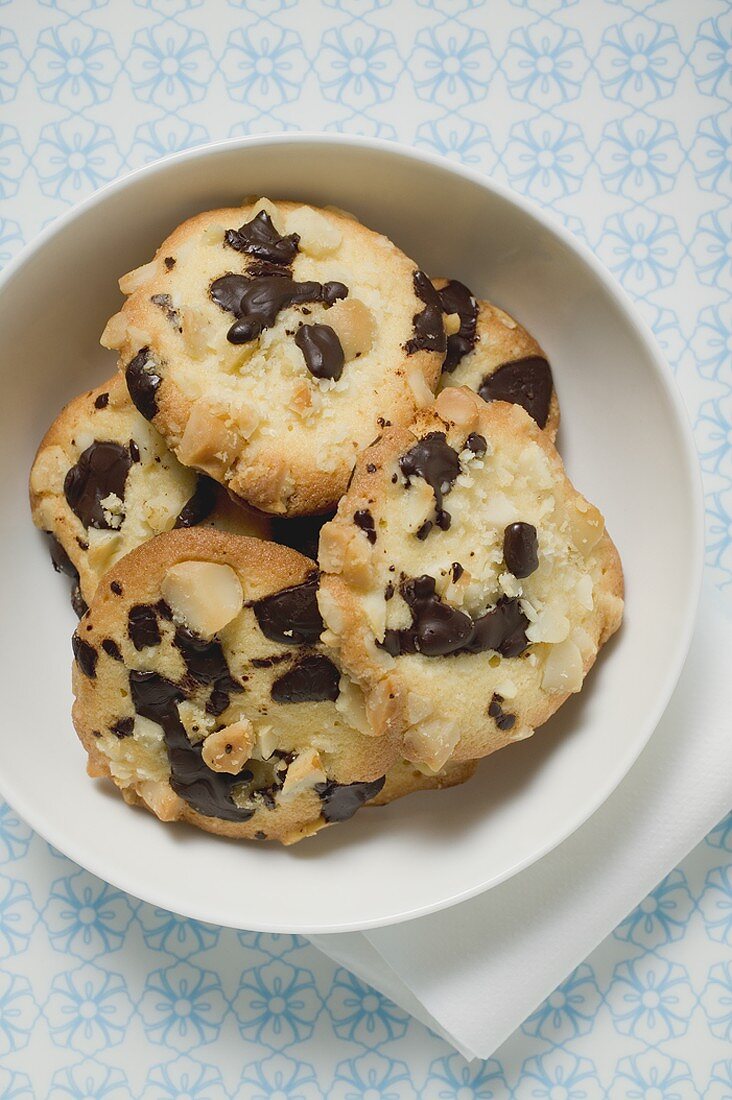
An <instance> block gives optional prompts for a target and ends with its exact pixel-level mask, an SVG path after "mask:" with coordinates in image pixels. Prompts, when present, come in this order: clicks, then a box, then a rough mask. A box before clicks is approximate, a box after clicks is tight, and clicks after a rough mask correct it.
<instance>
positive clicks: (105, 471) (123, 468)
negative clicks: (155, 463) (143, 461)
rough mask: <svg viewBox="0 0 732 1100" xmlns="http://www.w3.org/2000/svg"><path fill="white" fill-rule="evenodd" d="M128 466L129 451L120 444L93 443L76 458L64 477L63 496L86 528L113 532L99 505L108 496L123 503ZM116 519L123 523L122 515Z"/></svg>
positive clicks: (130, 460)
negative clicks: (111, 494)
mask: <svg viewBox="0 0 732 1100" xmlns="http://www.w3.org/2000/svg"><path fill="white" fill-rule="evenodd" d="M131 465H132V456H131V454H130V451H129V448H128V447H123V446H121V444H119V443H92V444H91V445H90V446H89V447H87V449H86V450H85V451H84V452H83V453H82V454H80V455H79V458H78V460H77V463H76V465H75V466H72V467H71V469H70V470H69V471H68V473H67V474H66V478H65V480H64V496H65V497H66V502H67V504H68V505H69V508H71V510H72V511H73V512H74V514H75V515H76V516H78V518H79V519H80V520H81V522H82V523H83V524H84V526H85V527H96V528H98V529H101V530H113V529H114V528H113V527H112V525H111V524H110V523H108V522H107V520H106V517H105V515H104V509H103V508H102V503H101V502H102V501H103V500H105V499H106V497H108V496H109V494H110V493H114V495H115V496H116V497H118V498H119V499H120V500H124V495H125V484H126V483H127V474H128V473H129V471H130V466H131ZM119 518H120V519H121V520H123V519H124V516H122V517H119Z"/></svg>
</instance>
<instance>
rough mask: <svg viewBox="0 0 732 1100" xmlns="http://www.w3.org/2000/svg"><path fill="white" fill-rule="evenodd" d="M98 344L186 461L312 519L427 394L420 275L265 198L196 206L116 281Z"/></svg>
mask: <svg viewBox="0 0 732 1100" xmlns="http://www.w3.org/2000/svg"><path fill="white" fill-rule="evenodd" d="M120 287H121V289H122V291H123V293H125V294H127V295H128V298H127V301H126V303H125V305H124V306H123V308H122V310H121V312H120V313H118V314H116V315H115V316H114V317H113V318H112V319H111V320H110V321H109V323H108V324H107V327H106V329H105V332H104V334H103V337H102V343H103V344H104V345H105V346H106V347H110V348H115V349H117V350H118V351H119V353H120V366H121V369H122V372H123V374H124V376H125V378H126V381H127V385H128V387H129V391H130V396H131V397H132V400H133V401H134V402H135V404H136V405H137V408H138V409H139V410H140V412H141V413H142V414H143V416H145V417H147V419H148V420H151V421H152V422H153V423H154V425H155V427H156V428H157V429H158V430H159V431H160V432H161V434H162V435H163V436H164V438H165V440H166V442H167V443H168V445H169V446H170V447H172V449H173V450H174V451H175V453H176V454H177V456H178V458H179V459H180V460H181V462H183V463H184V464H185V465H187V466H192V467H195V468H196V469H199V470H202V471H203V472H205V473H207V474H209V475H210V476H211V477H213V478H215V479H216V480H218V481H219V482H221V483H222V484H224V485H226V486H227V487H228V488H230V489H231V490H233V491H234V492H235V493H236V494H237V495H238V496H240V497H242V498H243V499H245V500H246V501H248V502H249V503H250V504H251V505H253V506H254V507H256V508H259V509H261V510H262V511H264V512H268V513H273V514H278V515H288V516H295V515H305V514H313V513H322V512H326V511H328V509H331V508H334V507H335V505H336V503H337V501H338V499H339V497H340V496H341V494H342V493H343V491H344V490H345V488H346V484H347V482H348V477H349V474H350V472H351V469H352V467H353V463H354V461H355V458H356V455H357V453H358V451H359V450H360V449H361V448H362V447H364V446H365V445H366V444H367V443H369V442H370V441H371V440H372V439H373V438H374V436H376V435H377V434H378V432H379V431H381V429H382V428H383V427H384V426H385V425H388V424H401V425H406V424H409V423H410V422H411V420H412V418H413V416H414V414H415V412H416V410H418V409H419V408H420V407H423V406H425V405H427V404H429V402H430V401H431V399H432V394H433V392H434V389H435V387H436V385H437V380H438V377H439V373H440V367H441V364H442V360H443V358H444V354H445V347H446V337H445V332H444V327H443V316H442V310H441V306H440V301H439V298H438V295H437V293H436V292H435V290H434V287H433V286H432V284H431V283H430V281H429V279H428V278H427V277H426V276H425V275H424V274H423V273H422V272H420V271H418V270H417V269H416V266H415V264H414V263H413V262H412V261H411V260H410V259H408V258H407V257H406V256H405V255H404V254H403V253H402V252H401V251H400V250H399V249H398V248H397V247H396V246H395V245H394V244H392V242H391V241H390V240H388V239H387V238H386V237H384V236H381V235H379V234H378V233H374V232H372V231H371V230H370V229H368V228H366V227H365V226H363V225H361V224H360V223H359V222H356V221H354V220H353V219H351V218H349V217H347V216H345V215H343V214H342V213H339V212H336V211H334V210H317V209H315V208H313V207H309V206H303V205H301V204H298V203H293V202H278V203H277V205H275V204H274V203H271V202H269V201H268V200H266V199H262V200H260V201H259V202H257V203H248V204H246V205H244V206H242V207H240V208H234V209H222V210H213V211H209V212H207V213H203V214H199V215H197V216H196V217H193V218H191V219H190V220H188V221H187V222H184V223H183V224H182V225H181V226H179V227H178V228H177V229H176V230H175V231H174V232H173V233H172V234H171V235H170V236H169V237H168V239H167V240H166V241H165V242H164V243H163V244H162V245H161V247H160V248H159V249H158V252H157V253H156V255H155V258H154V259H153V260H152V261H151V262H150V263H148V264H146V265H145V266H144V267H141V268H138V269H137V270H136V271H133V272H131V273H130V274H128V275H126V276H125V277H124V278H123V279H121V280H120Z"/></svg>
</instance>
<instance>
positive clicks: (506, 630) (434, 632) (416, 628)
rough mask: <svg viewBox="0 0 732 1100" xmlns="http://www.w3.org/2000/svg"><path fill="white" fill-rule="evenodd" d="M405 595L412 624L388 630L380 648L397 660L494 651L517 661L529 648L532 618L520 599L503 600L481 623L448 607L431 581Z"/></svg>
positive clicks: (419, 580)
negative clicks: (408, 655) (409, 656)
mask: <svg viewBox="0 0 732 1100" xmlns="http://www.w3.org/2000/svg"><path fill="white" fill-rule="evenodd" d="M401 592H402V596H403V598H404V601H405V603H406V604H407V606H408V607H409V610H410V611H411V613H412V625H411V626H409V627H406V628H404V629H402V630H394V629H389V630H387V631H386V632H385V634H384V640H383V642H377V645H378V646H379V647H380V648H381V649H384V650H386V652H387V653H389V654H390V655H391V656H392V657H398V656H400V655H402V654H405V653H421V654H423V656H425V657H444V656H447V655H449V654H453V653H482V652H484V651H485V650H489V649H493V650H496V652H498V653H501V654H503V656H504V657H516V656H518V654H519V653H522V652H523V650H524V649H525V648H526V646H527V645H528V641H527V639H526V634H525V629H526V627H527V626H528V623H529V621H528V619H527V618H526V616H525V615H524V613H523V612H522V611H521V607H520V605H519V601H518V600H517V599H515V598H511V599H508V598H506V597H505V596H504V597H501V599H500V600H499V601H498V603H497V604H496V606H495V607H494V608H492V609H491V610H490V611H487V612H486V613H485V615H481V616H480V617H479V618H478V619H471V617H470V616H469V615H466V614H464V613H463V612H462V611H458V609H457V608H454V607H451V606H450V605H449V604H446V603H443V602H442V600H441V599H440V597H439V596H438V595H437V594H436V592H435V581H434V579H433V578H432V577H428V576H422V577H416V578H414V579H411V580H407V581H405V582H404V583H403V584H402V586H401Z"/></svg>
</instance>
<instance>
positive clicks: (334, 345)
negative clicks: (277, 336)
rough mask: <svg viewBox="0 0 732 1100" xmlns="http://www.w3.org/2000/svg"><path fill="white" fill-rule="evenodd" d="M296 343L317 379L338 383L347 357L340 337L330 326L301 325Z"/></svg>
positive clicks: (306, 364)
mask: <svg viewBox="0 0 732 1100" xmlns="http://www.w3.org/2000/svg"><path fill="white" fill-rule="evenodd" d="M295 343H296V344H297V346H298V347H299V349H300V351H301V352H302V357H303V359H304V360H305V366H306V367H307V368H308V370H309V371H310V373H311V374H312V375H314V377H315V378H332V379H333V380H334V381H335V382H337V381H338V379H339V378H340V376H341V375H342V374H343V364H344V362H345V357H344V355H343V348H342V347H341V342H340V340H339V339H338V336H337V335H336V333H335V332H334V330H333V329H332V328H331V327H330V325H301V326H300V328H299V329H298V330H297V332H296V333H295Z"/></svg>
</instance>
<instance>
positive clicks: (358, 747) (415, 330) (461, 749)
mask: <svg viewBox="0 0 732 1100" xmlns="http://www.w3.org/2000/svg"><path fill="white" fill-rule="evenodd" d="M120 287H121V289H122V291H123V293H124V294H125V295H126V301H125V304H124V306H123V307H122V309H121V311H120V312H119V313H117V314H116V315H115V316H114V317H112V318H111V320H110V321H109V322H108V324H107V326H106V328H105V331H104V334H103V336H102V343H103V345H104V346H105V347H108V348H112V349H114V350H115V351H116V352H117V353H118V355H119V374H118V375H117V376H115V378H114V379H112V380H110V381H109V382H107V383H105V384H104V385H103V386H100V387H98V388H97V389H95V390H92V391H90V392H89V393H86V394H84V395H83V396H81V397H79V398H77V399H76V400H74V401H72V402H71V403H70V404H69V405H68V406H67V407H66V408H65V409H64V410H63V411H62V412H61V414H60V415H59V417H58V419H57V420H56V421H55V423H54V424H53V425H52V427H51V428H50V430H49V431H48V433H47V435H46V437H45V438H44V440H43V442H42V443H41V446H40V448H39V451H38V454H37V456H36V460H35V463H34V465H33V469H32V471H31V479H30V488H31V506H32V511H33V518H34V521H35V523H36V524H37V526H38V527H40V528H41V529H42V530H43V531H45V532H47V534H48V536H49V538H50V540H51V553H52V559H53V563H54V565H55V567H56V568H57V569H58V570H59V571H61V572H64V573H66V574H67V575H68V576H69V577H70V578H71V582H72V603H73V606H74V609H75V610H76V612H77V614H78V615H79V616H80V622H79V625H78V627H77V629H76V632H75V633H74V637H73V650H74V657H75V660H74V670H73V680H74V693H75V697H76V701H75V704H74V723H75V726H76V729H77V731H78V734H79V737H80V739H81V741H82V743H83V745H84V747H85V748H86V750H87V752H88V755H89V772H90V774H91V775H94V776H107V777H110V778H111V779H112V780H113V781H114V783H116V785H117V786H118V787H119V788H120V789H121V791H122V794H123V796H124V798H125V799H126V800H127V801H128V802H130V803H135V804H142V805H144V806H146V807H147V808H149V809H150V810H152V811H153V812H154V813H155V814H156V815H157V816H158V817H159V818H160V819H161V820H163V821H176V820H185V821H188V822H191V823H192V824H194V825H197V826H199V827H201V828H203V829H207V830H209V831H211V832H215V833H222V834H225V835H227V836H234V837H246V838H254V839H258V840H264V839H276V840H280V841H283V842H284V843H293V842H294V841H297V840H299V839H301V838H302V837H304V836H308V835H310V834H312V833H314V832H316V831H317V830H318V829H320V828H321V827H323V826H324V825H326V824H330V823H332V822H338V821H344V820H346V819H347V818H350V817H351V816H353V814H354V813H355V812H356V810H358V809H359V808H360V807H361V806H363V805H364V804H383V803H386V802H389V801H391V800H393V799H394V798H397V797H399V796H401V795H403V794H407V793H409V792H410V791H415V790H423V789H427V788H440V787H446V786H450V785H452V784H455V783H459V782H462V781H463V780H465V779H467V778H468V777H469V776H470V775H471V774H472V772H473V770H474V768H475V766H476V762H477V761H478V760H479V759H480V758H481V757H483V756H486V755H488V754H489V753H491V752H494V751H495V750H496V749H499V748H501V747H503V746H505V745H508V744H509V743H510V742H512V741H517V740H520V739H523V738H526V737H529V736H530V735H531V734H532V733H533V731H534V729H535V728H536V727H537V726H539V725H540V724H541V723H542V722H544V721H545V720H546V719H547V718H548V717H549V716H550V715H551V714H553V713H554V711H556V710H557V708H558V707H559V706H560V705H561V704H562V703H563V702H564V700H565V699H566V698H567V697H568V696H569V695H570V694H571V693H573V692H576V691H579V690H580V689H581V687H582V684H583V681H584V678H585V676H586V674H587V672H588V671H589V669H590V667H591V666H592V664H593V662H594V660H595V658H596V656H597V653H598V651H599V649H600V647H601V646H602V645H603V643H604V642H605V641H606V639H607V638H608V637H609V636H610V635H611V634H612V633H613V631H615V630H616V629H617V627H618V625H619V623H620V619H621V616H622V606H623V603H622V571H621V567H620V562H619V558H618V555H617V552H616V550H615V547H614V546H613V544H612V542H611V540H610V538H609V536H608V534H607V533H606V531H605V525H604V521H603V518H602V516H601V514H600V512H599V511H598V510H597V509H596V508H595V507H594V506H593V505H592V504H590V503H589V502H588V501H587V500H585V498H584V497H582V496H581V495H580V494H579V493H578V492H577V491H576V490H575V489H574V488H573V487H572V485H571V484H570V482H569V480H568V479H567V477H566V474H565V472H564V469H563V466H562V462H561V459H560V457H559V455H558V453H557V451H556V449H555V447H554V438H555V435H556V431H557V427H558V422H559V408H558V404H557V398H556V394H555V392H554V387H553V382H552V373H551V370H550V367H549V363H548V362H547V359H546V357H545V356H544V354H543V352H542V350H541V348H540V347H539V345H538V344H537V343H536V341H535V340H534V339H533V338H532V337H531V336H530V335H529V334H528V333H527V332H526V331H525V329H523V328H522V327H521V326H520V325H519V324H518V323H517V322H516V321H514V320H513V319H512V318H511V317H509V316H508V314H506V313H504V312H503V311H502V310H500V309H497V308H496V307H495V306H492V305H491V304H489V303H488V302H482V301H479V300H476V298H475V297H474V296H473V295H472V293H471V292H470V290H468V289H467V288H466V287H465V286H464V285H463V284H462V283H460V282H457V281H455V280H452V281H446V280H443V279H430V278H428V277H427V275H425V274H424V273H423V272H421V271H419V270H418V269H417V267H416V265H415V264H414V263H413V262H412V261H411V260H410V259H409V258H408V257H407V256H405V255H404V254H403V253H402V252H401V251H400V250H399V249H398V248H397V247H396V246H395V245H394V244H393V243H392V242H391V241H390V240H388V239H387V238H386V237H384V236H381V235H379V234H378V233H375V232H373V231H372V230H370V229H368V228H366V227H365V226H363V225H362V224H360V223H359V222H358V221H356V220H355V219H354V218H352V217H351V216H350V215H348V214H346V213H344V212H343V211H340V210H337V209H335V208H325V209H315V208H314V207H311V206H305V205H301V204H297V203H292V202H279V201H278V202H277V203H276V204H274V203H272V202H270V201H268V200H266V199H261V200H259V201H257V202H248V203H246V204H245V205H244V206H242V207H241V208H234V209H225V210H214V211H211V212H208V213H205V214H200V215H198V216H196V217H194V218H192V219H190V220H189V221H187V222H185V223H184V224H183V225H181V226H179V227H178V228H177V229H176V230H175V231H174V232H173V233H172V234H171V235H170V236H169V237H168V238H167V240H166V241H165V242H164V243H163V245H162V246H161V247H160V249H159V250H158V252H157V253H156V255H155V257H154V259H153V260H152V261H151V262H150V263H148V264H145V265H144V266H143V267H141V268H138V269H137V270H135V271H132V272H130V273H129V274H128V275H125V276H124V277H123V278H122V279H121V280H120Z"/></svg>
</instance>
